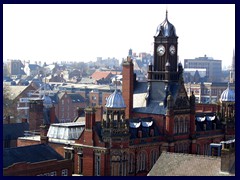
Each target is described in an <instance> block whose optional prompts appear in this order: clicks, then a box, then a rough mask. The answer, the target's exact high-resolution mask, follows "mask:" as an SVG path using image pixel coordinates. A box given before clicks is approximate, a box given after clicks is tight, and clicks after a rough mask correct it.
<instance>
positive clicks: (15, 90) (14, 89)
mask: <svg viewBox="0 0 240 180" xmlns="http://www.w3.org/2000/svg"><path fill="white" fill-rule="evenodd" d="M27 87H28V86H9V90H10V92H11V93H10V98H11V99H12V100H13V99H15V98H16V97H17V96H18V95H19V94H21V93H22V92H23V91H24V90H25V89H26V88H27Z"/></svg>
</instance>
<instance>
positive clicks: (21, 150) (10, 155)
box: [3, 144, 64, 168]
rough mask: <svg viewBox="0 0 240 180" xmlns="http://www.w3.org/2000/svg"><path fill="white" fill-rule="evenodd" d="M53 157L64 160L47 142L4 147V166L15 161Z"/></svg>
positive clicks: (43, 159) (32, 161) (38, 160)
mask: <svg viewBox="0 0 240 180" xmlns="http://www.w3.org/2000/svg"><path fill="white" fill-rule="evenodd" d="M53 159H57V160H64V158H63V157H62V156H61V155H60V154H58V153H57V152H56V151H55V150H54V149H53V148H51V147H50V146H48V145H46V144H37V145H31V146H22V147H16V148H5V149H3V168H6V167H8V166H11V165H12V164H14V163H20V162H29V163H35V162H42V161H47V160H53Z"/></svg>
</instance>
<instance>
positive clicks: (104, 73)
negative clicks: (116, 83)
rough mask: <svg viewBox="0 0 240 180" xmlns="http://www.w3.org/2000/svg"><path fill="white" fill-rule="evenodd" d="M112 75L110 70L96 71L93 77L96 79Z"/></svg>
mask: <svg viewBox="0 0 240 180" xmlns="http://www.w3.org/2000/svg"><path fill="white" fill-rule="evenodd" d="M111 75H112V73H111V72H109V71H95V72H94V73H93V74H92V75H91V77H92V78H93V79H95V80H100V79H106V78H110V77H111Z"/></svg>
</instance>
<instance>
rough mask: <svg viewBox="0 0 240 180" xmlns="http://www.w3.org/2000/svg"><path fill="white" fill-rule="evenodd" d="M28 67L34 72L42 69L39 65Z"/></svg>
mask: <svg viewBox="0 0 240 180" xmlns="http://www.w3.org/2000/svg"><path fill="white" fill-rule="evenodd" d="M28 67H29V69H30V70H32V71H34V70H37V69H38V68H40V66H39V65H37V64H29V65H28Z"/></svg>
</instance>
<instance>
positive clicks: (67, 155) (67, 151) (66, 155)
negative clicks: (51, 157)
mask: <svg viewBox="0 0 240 180" xmlns="http://www.w3.org/2000/svg"><path fill="white" fill-rule="evenodd" d="M64 155H65V156H64V157H65V159H72V151H71V150H66V151H65V154H64Z"/></svg>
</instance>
